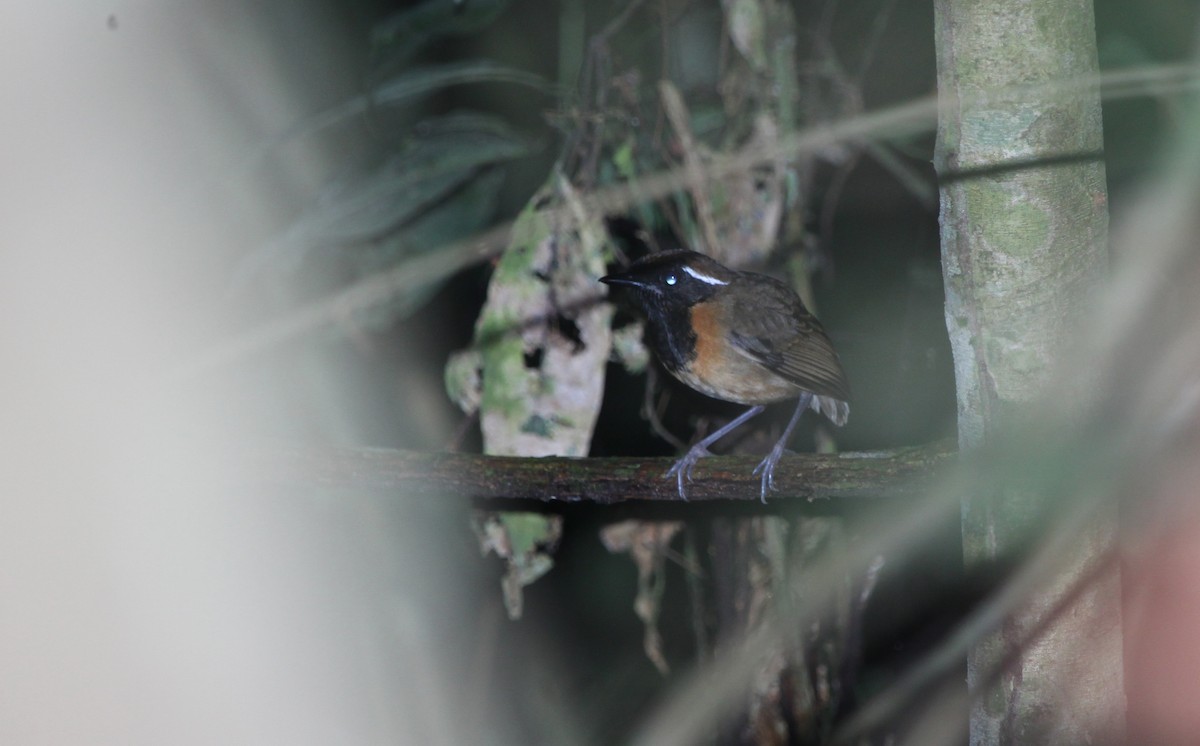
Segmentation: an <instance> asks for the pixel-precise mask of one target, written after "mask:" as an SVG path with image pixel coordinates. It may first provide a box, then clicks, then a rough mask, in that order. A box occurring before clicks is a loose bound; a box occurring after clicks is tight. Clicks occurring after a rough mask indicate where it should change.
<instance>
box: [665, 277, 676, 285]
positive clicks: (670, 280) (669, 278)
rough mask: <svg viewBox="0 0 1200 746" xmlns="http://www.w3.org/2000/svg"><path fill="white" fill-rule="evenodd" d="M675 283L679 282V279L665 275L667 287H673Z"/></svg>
mask: <svg viewBox="0 0 1200 746" xmlns="http://www.w3.org/2000/svg"><path fill="white" fill-rule="evenodd" d="M677 282H679V279H678V278H676V277H675V275H667V284H668V285H674V284H675V283H677Z"/></svg>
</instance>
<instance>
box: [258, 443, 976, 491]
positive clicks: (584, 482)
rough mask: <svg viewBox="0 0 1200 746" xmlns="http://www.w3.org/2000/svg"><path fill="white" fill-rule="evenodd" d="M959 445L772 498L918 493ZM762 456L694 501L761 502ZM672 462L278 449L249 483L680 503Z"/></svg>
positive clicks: (833, 464)
mask: <svg viewBox="0 0 1200 746" xmlns="http://www.w3.org/2000/svg"><path fill="white" fill-rule="evenodd" d="M955 454H956V450H955V446H954V443H953V442H952V441H939V442H935V443H930V444H927V445H921V446H913V447H907V448H898V449H893V450H887V451H865V452H846V453H838V454H829V455H819V454H795V455H788V456H785V457H784V458H783V460H782V461H780V462H779V466H778V467H777V468H776V470H775V484H776V487H777V488H778V489H777V490H776V491H775V492H773V493H771V495H770V496H769V499H804V500H810V501H811V500H836V499H846V498H877V497H903V496H906V495H914V494H919V493H921V492H923V491H924V490H925V488H926V487H927V486H928V483H929V480H930V478H931V477H933V476H934V474H936V473H937V472H938V471H939V470H940V469H941V468H942V467H943V466H946V465H947V464H949V463H950V461H951V460H952V459H954V458H955ZM758 461H759V458H758V457H756V456H715V457H712V458H706V459H704V460H702V461H700V462H699V464H698V465H697V466H696V469H695V472H694V477H695V479H694V481H693V482H692V483H691V484H690V485H689V486H688V499H689V501H691V502H700V501H704V500H749V501H757V500H758V499H759V479H758V477H756V476H754V475H753V474H752V471H753V470H754V467H755V466H756V465H757V464H758ZM672 463H673V460H672V459H670V458H561V457H552V458H520V457H511V456H484V455H478V454H466V453H423V452H416V451H398V450H388V449H346V448H317V447H306V446H292V445H287V446H278V445H277V446H272V447H263V448H258V449H255V450H254V451H252V455H251V475H252V476H253V478H256V479H262V480H263V481H266V482H269V483H272V484H280V485H289V486H295V487H305V486H317V487H325V488H350V489H382V490H396V491H397V492H403V493H405V494H411V495H419V494H457V495H462V496H463V497H469V498H477V499H497V500H502V499H508V500H538V501H543V502H551V501H564V502H593V503H599V504H611V503H618V502H623V501H627V500H650V501H678V500H679V499H680V498H679V495H678V493H677V492H676V490H675V480H674V479H667V478H665V477H664V476H663V475H664V473H665V472H666V471H667V469H668V468H670V466H671V464H672Z"/></svg>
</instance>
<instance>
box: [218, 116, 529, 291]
mask: <svg viewBox="0 0 1200 746" xmlns="http://www.w3.org/2000/svg"><path fill="white" fill-rule="evenodd" d="M533 149H534V145H533V143H532V142H531V141H530V140H529V139H528V138H524V137H521V136H520V135H518V134H517V133H516V132H515V131H513V130H512V129H511V128H510V127H509V126H508V125H506V124H505V123H504V122H502V121H500V120H499V119H496V118H495V117H491V116H486V115H481V114H473V113H459V114H452V115H449V116H445V117H439V118H436V119H431V120H426V121H424V122H422V123H421V124H420V125H418V126H417V127H415V128H413V131H412V132H411V133H410V135H409V136H408V137H407V138H406V139H405V140H404V141H403V142H402V143H401V144H400V145H399V146H398V147H396V148H395V149H394V150H393V151H392V152H391V153H390V154H388V155H386V156H385V157H383V158H378V159H376V160H372V161H370V162H368V163H367V164H366V165H365V166H363V165H360V166H359V167H357V168H353V169H350V170H349V171H348V172H347V173H345V174H344V175H342V176H341V177H338V178H336V179H334V180H332V181H331V182H330V183H328V184H327V185H326V186H325V187H324V188H322V189H321V191H320V193H319V194H318V195H317V197H316V199H315V200H314V202H313V204H312V206H311V207H310V208H309V209H307V210H306V211H305V212H304V213H303V214H302V215H301V216H300V217H299V218H298V219H297V220H296V221H294V222H293V223H292V224H291V225H290V226H288V227H287V228H286V229H284V230H283V231H281V232H280V233H279V234H278V235H276V236H275V237H274V238H273V239H272V240H271V241H269V242H268V243H267V244H266V245H265V246H263V247H262V248H260V249H258V250H257V251H254V252H252V253H251V254H250V255H249V256H248V257H247V258H246V259H245V260H244V261H243V263H242V265H241V266H240V267H239V268H238V271H237V275H236V277H235V280H234V283H233V290H232V292H238V291H239V290H240V289H241V288H243V287H245V286H246V285H248V284H250V283H252V282H254V281H258V280H260V279H264V278H266V279H275V278H279V277H282V276H284V275H286V274H287V273H290V272H294V271H296V270H297V269H298V268H300V267H301V265H302V264H303V263H304V262H305V260H307V259H309V258H310V256H311V255H312V254H313V253H314V252H331V251H335V252H337V257H338V258H348V259H350V260H351V262H350V264H351V268H352V269H353V268H354V265H357V266H358V269H359V271H360V272H366V271H375V270H377V269H380V268H383V267H385V266H388V265H390V264H391V263H393V262H395V261H397V260H399V259H401V258H403V257H405V256H408V255H411V254H413V253H419V252H422V251H429V250H432V249H435V248H437V247H438V246H441V245H443V244H445V243H447V242H449V241H452V240H454V239H456V238H461V237H462V236H464V235H466V234H468V233H470V232H472V231H475V230H478V229H479V228H480V227H482V226H483V225H484V224H485V223H486V222H487V221H488V220H489V219H490V218H491V214H492V211H493V210H494V208H495V204H496V201H495V192H496V189H497V187H498V185H499V179H500V176H501V174H500V173H499V171H498V170H497V169H496V168H495V166H496V165H497V164H500V163H503V162H506V161H510V160H513V159H515V158H520V157H522V156H525V155H528V154H529V153H530V152H531V151H532V150H533ZM411 306H412V304H411V303H407V304H405V307H411Z"/></svg>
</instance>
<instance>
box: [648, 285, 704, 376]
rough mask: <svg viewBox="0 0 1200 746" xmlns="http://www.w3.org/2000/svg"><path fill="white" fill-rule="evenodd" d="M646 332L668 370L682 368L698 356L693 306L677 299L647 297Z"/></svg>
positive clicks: (673, 371) (655, 351) (672, 370)
mask: <svg viewBox="0 0 1200 746" xmlns="http://www.w3.org/2000/svg"><path fill="white" fill-rule="evenodd" d="M642 307H643V310H644V311H645V313H646V334H647V336H648V337H649V340H650V347H651V348H652V349H653V350H654V353H655V354H656V355H658V359H659V360H661V361H662V364H663V367H664V368H666V369H667V370H668V371H669V372H671V373H675V372H676V371H680V370H683V369H684V368H685V367H686V366H687V364H688V363H689V362H691V360H692V359H693V358H694V357H696V333H695V332H694V331H692V321H691V310H690V309H689V308H688V307H686V306H681V305H680V304H678V303H663V302H661V299H660V298H654V297H650V298H646V302H645V303H643V304H642Z"/></svg>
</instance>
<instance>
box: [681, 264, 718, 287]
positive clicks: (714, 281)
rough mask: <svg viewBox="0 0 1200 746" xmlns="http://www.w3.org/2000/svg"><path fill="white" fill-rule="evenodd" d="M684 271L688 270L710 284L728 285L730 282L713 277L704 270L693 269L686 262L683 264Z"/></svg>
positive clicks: (701, 280)
mask: <svg viewBox="0 0 1200 746" xmlns="http://www.w3.org/2000/svg"><path fill="white" fill-rule="evenodd" d="M683 271H684V272H687V273H688V274H689V275H691V276H692V277H695V278H696V279H697V280H699V281H700V282H706V283H708V284H709V285H728V284H729V283H728V282H725V281H724V280H718V279H717V278H715V277H713V276H712V275H706V274H704V273H703V272H700V271H698V270H695V269H692V268H691V267H689V266H687V265H686V264H685V265H683Z"/></svg>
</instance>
